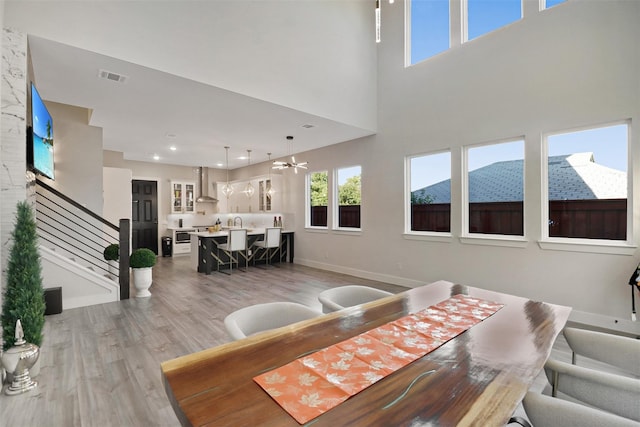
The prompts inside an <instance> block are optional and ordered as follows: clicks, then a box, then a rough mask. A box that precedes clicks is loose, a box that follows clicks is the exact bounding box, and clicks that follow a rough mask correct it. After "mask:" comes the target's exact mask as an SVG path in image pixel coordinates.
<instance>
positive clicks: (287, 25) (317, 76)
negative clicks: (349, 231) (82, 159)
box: [5, 0, 376, 169]
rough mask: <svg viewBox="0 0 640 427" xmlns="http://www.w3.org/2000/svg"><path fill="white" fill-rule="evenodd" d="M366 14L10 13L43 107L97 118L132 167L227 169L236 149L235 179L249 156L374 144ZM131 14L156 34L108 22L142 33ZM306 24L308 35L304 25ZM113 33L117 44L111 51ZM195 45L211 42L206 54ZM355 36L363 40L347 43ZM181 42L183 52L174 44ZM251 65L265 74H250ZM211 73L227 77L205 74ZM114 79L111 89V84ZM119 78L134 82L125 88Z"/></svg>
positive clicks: (104, 8) (309, 8) (344, 7)
mask: <svg viewBox="0 0 640 427" xmlns="http://www.w3.org/2000/svg"><path fill="white" fill-rule="evenodd" d="M83 3H84V4H83ZM151 3H155V4H153V5H152V4H151ZM354 4H355V6H354ZM30 5H31V8H30V7H29V6H30ZM52 5H53V7H52ZM92 5H93V8H91V6H92ZM132 5H134V6H132ZM167 5H169V6H167ZM196 5H197V6H196ZM235 5H237V6H235ZM361 5H362V2H348V1H344V2H324V1H320V0H318V1H316V0H312V1H309V2H300V3H297V2H293V3H292V2H283V1H276V0H265V1H253V2H251V1H239V2H229V1H209V2H191V1H181V2H177V1H162V2H127V1H122V2H119V1H92V2H81V3H78V2H68V1H48V2H12V1H9V2H7V6H6V9H5V26H12V27H17V28H18V29H21V30H23V31H25V32H26V33H27V34H28V36H29V37H28V41H29V49H30V54H31V60H32V64H33V72H34V80H35V84H36V86H37V88H38V91H39V92H40V95H41V96H42V98H43V99H45V100H46V101H53V102H58V103H62V104H68V105H73V106H78V107H83V108H87V109H88V111H89V112H90V114H89V117H90V119H89V124H90V125H92V126H97V127H101V128H102V129H103V148H104V149H105V150H113V151H118V152H122V153H123V156H124V158H125V159H127V160H137V161H148V162H153V161H154V160H153V157H154V155H155V156H157V157H158V158H159V159H158V160H157V161H158V162H160V163H167V164H176V165H185V166H208V167H223V166H224V165H225V150H224V147H225V146H229V147H231V148H230V151H229V166H230V168H232V169H233V168H236V167H241V166H246V165H247V159H246V157H247V150H251V160H252V163H254V162H255V163H257V162H261V161H265V160H267V153H272V158H281V157H283V156H286V155H289V154H293V153H299V152H303V151H308V150H312V149H316V148H320V147H324V146H328V145H332V144H337V143H341V142H344V141H349V140H352V139H355V138H360V137H363V136H367V135H371V134H373V133H374V132H375V111H376V108H375V71H374V72H373V73H371V70H368V67H370V66H371V65H372V64H375V43H373V40H371V39H367V37H368V36H369V35H370V34H369V33H370V31H362V29H363V28H364V27H363V25H368V24H366V23H367V22H368V21H369V19H368V17H367V18H363V17H362V15H363V10H362V7H361ZM55 6H57V7H55ZM151 6H153V8H149V7H151ZM266 6H268V8H266V9H265V7H266ZM367 6H368V5H367ZM132 7H134V8H133V9H132ZM43 8H45V10H43ZM163 8H165V9H166V10H165V9H163ZM203 8H204V9H203ZM274 8H276V9H278V10H280V11H281V13H279V14H277V15H276V17H275V18H271V19H270V20H269V19H267V21H271V24H273V25H272V26H271V27H269V28H267V26H263V27H258V28H259V29H258V30H256V31H253V32H252V33H251V34H249V35H247V26H249V27H251V26H254V27H255V26H257V25H258V24H256V22H260V18H264V17H265V16H264V13H265V11H266V10H268V11H272V10H273V9H274ZM283 8H285V9H283ZM78 9H80V10H78ZM157 9H159V10H160V12H157ZM366 10H368V9H366ZM319 11H321V12H322V13H323V14H324V15H322V14H319V13H318V12H319ZM36 12H37V13H38V15H37V16H36V15H34V13H36ZM347 12H348V13H347ZM172 13H173V14H174V15H175V14H182V13H184V16H183V17H180V16H175V20H174V21H175V22H178V23H180V24H175V28H172V31H169V34H167V30H166V29H165V28H166V27H165V28H163V27H162V26H161V25H157V23H158V22H164V20H166V19H169V18H167V16H170V15H171V14H172ZM131 14H137V15H138V18H139V19H140V20H144V21H143V22H142V21H139V22H138V25H137V26H136V27H135V28H133V27H132V28H128V27H127V22H122V25H121V26H117V28H114V26H112V25H108V24H105V22H104V21H107V22H115V21H118V22H120V21H122V19H121V18H123V17H124V16H127V17H128V18H127V20H126V21H131V20H132V19H131V16H130V15H131ZM196 14H211V16H215V17H216V19H215V20H214V21H216V22H219V23H220V27H221V28H218V29H217V30H212V29H210V28H208V27H207V29H206V30H202V29H201V27H200V25H201V23H197V22H196V23H190V22H189V19H196V18H195V16H196ZM69 15H71V16H69ZM280 15H283V16H285V17H286V19H285V20H281V19H280ZM337 15H346V17H349V16H350V17H352V18H356V19H355V20H352V21H351V22H346V21H345V19H344V18H343V21H345V22H342V23H339V22H336V21H335V19H333V18H334V17H335V16H337ZM368 15H369V14H368ZM100 16H103V19H100ZM225 16H226V17H228V18H229V19H239V18H238V17H239V16H242V17H244V18H243V19H246V20H247V21H249V23H250V25H249V24H247V23H244V24H243V25H237V26H234V25H224V24H222V22H223V21H224V20H225V19H224V18H225ZM298 16H300V17H301V18H300V21H302V23H303V24H304V26H303V27H304V28H302V27H301V26H300V24H297V23H296V22H297V20H298V19H297V17H298ZM314 16H315V17H314ZM317 16H319V17H320V18H317ZM322 16H324V18H322ZM43 17H45V18H46V19H45V18H43ZM293 18H296V20H293ZM283 19H284V18H283ZM332 19H333V20H332ZM325 20H332V22H333V23H334V27H335V29H331V28H330V27H326V26H325V25H324V24H323V21H325ZM7 21H8V22H7ZM316 21H320V23H319V24H317V25H315V27H312V28H309V27H310V24H309V23H314V22H316ZM52 22H53V24H52ZM154 22H155V23H154ZM205 22H206V21H205ZM327 22H328V21H327ZM276 24H280V25H281V27H282V28H278V25H276ZM259 25H264V24H259ZM74 26H75V31H74ZM141 26H142V27H144V26H146V28H145V32H144V34H145V37H146V39H145V40H146V41H141V39H140V37H139V36H140V34H141V33H142V31H141V30H140V27H141ZM274 26H275V29H274V28H273V27H274ZM351 27H353V28H351ZM305 28H306V29H305ZM367 28H368V27H367ZM114 30H117V33H118V34H114V35H113V37H112V39H113V41H112V42H110V41H109V37H111V33H113V32H114ZM354 30H355V32H354ZM371 30H372V27H371ZM154 31H155V32H156V34H151V35H148V33H149V32H154ZM212 31H213V32H212ZM302 31H304V32H302ZM307 31H308V32H310V33H308V32H307ZM314 31H315V32H318V31H320V32H324V31H327V34H320V35H314V34H313V32H314ZM361 32H364V33H365V34H364V35H363V34H359V33H361ZM127 33H128V34H127ZM276 33H282V34H280V35H275V34H276ZM334 33H336V34H334ZM194 34H200V35H201V38H202V39H203V40H200V37H198V38H197V39H196V40H200V41H194ZM309 34H310V35H309ZM126 35H129V38H127V37H125V36H126ZM347 35H348V36H349V37H351V38H353V39H354V40H355V41H352V42H349V43H345V42H344V40H345V36H347ZM136 37H137V38H136ZM220 37H224V43H223V42H220V40H219V38H220ZM179 38H182V39H184V43H182V44H181V43H174V42H173V41H174V40H175V39H179ZM296 39H299V43H300V44H298V42H297V41H296ZM325 39H326V42H325ZM132 40H133V41H132ZM207 40H217V42H216V43H211V42H209V41H207ZM363 41H366V43H363ZM145 43H146V44H145ZM273 43H275V44H273ZM351 43H353V45H350V44H351ZM325 44H326V45H327V47H325ZM344 45H346V46H347V48H342V49H338V48H336V46H344ZM361 48H362V49H363V50H365V52H360V50H359V49H361ZM265 50H266V52H267V54H265ZM314 50H315V52H314ZM327 51H328V52H330V53H327ZM238 52H245V53H246V57H244V56H243V57H238V54H237V53H238ZM269 53H270V54H269ZM118 55H119V56H118ZM247 57H248V58H251V59H252V61H249V62H243V61H246V60H247V59H248V58H247ZM227 58H228V59H227ZM336 61H339V62H336ZM358 62H360V63H358ZM280 63H284V64H283V65H279V64H280ZM236 64H237V65H236ZM372 68H373V67H372ZM211 69H215V71H216V72H215V73H211V72H205V71H207V70H211ZM362 70H366V71H367V72H366V73H363V72H362ZM374 70H375V68H374ZM101 71H102V72H103V73H102V76H103V77H101ZM104 72H107V74H108V73H111V74H112V75H110V77H111V78H104V75H105V73H104ZM113 74H117V75H119V76H122V77H123V79H122V80H123V81H115V80H113ZM371 92H374V93H373V94H372V93H371ZM372 99H373V102H372ZM354 113H355V114H354ZM359 114H360V115H362V116H367V117H368V118H367V117H365V119H364V120H363V119H361V117H358V115H359ZM369 119H370V120H369ZM54 129H55V117H54ZM288 135H291V136H293V137H294V138H293V140H292V142H289V141H288V140H287V138H286V137H287V136H288ZM171 147H174V148H175V150H171Z"/></svg>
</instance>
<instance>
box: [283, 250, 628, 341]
mask: <svg viewBox="0 0 640 427" xmlns="http://www.w3.org/2000/svg"><path fill="white" fill-rule="evenodd" d="M295 262H296V264H300V265H304V266H307V267H313V268H318V269H320V270H328V271H334V272H336V273H342V274H348V275H350V276H355V277H360V278H362V279H368V280H375V281H378V282H384V283H390V284H392V285H398V286H405V287H407V288H416V287H419V286H423V285H425V284H426V283H425V282H420V281H418V280H412V279H407V278H404V277H398V276H392V275H389V274H380V273H372V272H370V271H364V270H358V269H355V268H349V267H344V266H340V265H334V264H327V263H323V262H317V261H311V260H306V259H300V258H296V260H295ZM629 316H630V314H629ZM569 321H572V322H575V323H579V324H583V325H586V326H591V327H593V328H601V329H605V330H610V331H617V332H621V333H624V334H627V335H632V336H640V322H633V321H631V320H630V318H629V319H623V318H614V317H609V316H603V315H601V314H594V313H588V312H584V311H578V310H572V311H571V315H570V316H569Z"/></svg>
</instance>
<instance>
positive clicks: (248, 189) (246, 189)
mask: <svg viewBox="0 0 640 427" xmlns="http://www.w3.org/2000/svg"><path fill="white" fill-rule="evenodd" d="M247 162H248V163H247V165H248V166H251V150H247ZM255 191H256V190H255V189H254V188H253V185H251V181H248V182H247V185H246V186H245V187H244V191H243V193H244V194H246V195H247V197H248V198H251V196H253V193H255Z"/></svg>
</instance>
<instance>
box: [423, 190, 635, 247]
mask: <svg viewBox="0 0 640 427" xmlns="http://www.w3.org/2000/svg"><path fill="white" fill-rule="evenodd" d="M523 218H524V216H523V204H522V202H489V203H470V204H469V232H470V233H483V234H504V235H515V236H522V235H523V224H524V220H523ZM450 221H451V205H450V204H448V203H433V204H425V205H411V230H413V231H435V232H450V231H451V224H450ZM549 236H550V237H570V238H583V239H606V240H626V238H627V200H626V199H598V200H552V201H550V202H549Z"/></svg>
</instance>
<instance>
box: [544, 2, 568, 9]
mask: <svg viewBox="0 0 640 427" xmlns="http://www.w3.org/2000/svg"><path fill="white" fill-rule="evenodd" d="M565 1H567V0H544V9H549V8H550V7H553V6H556V5H558V4H560V3H564V2H565Z"/></svg>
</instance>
